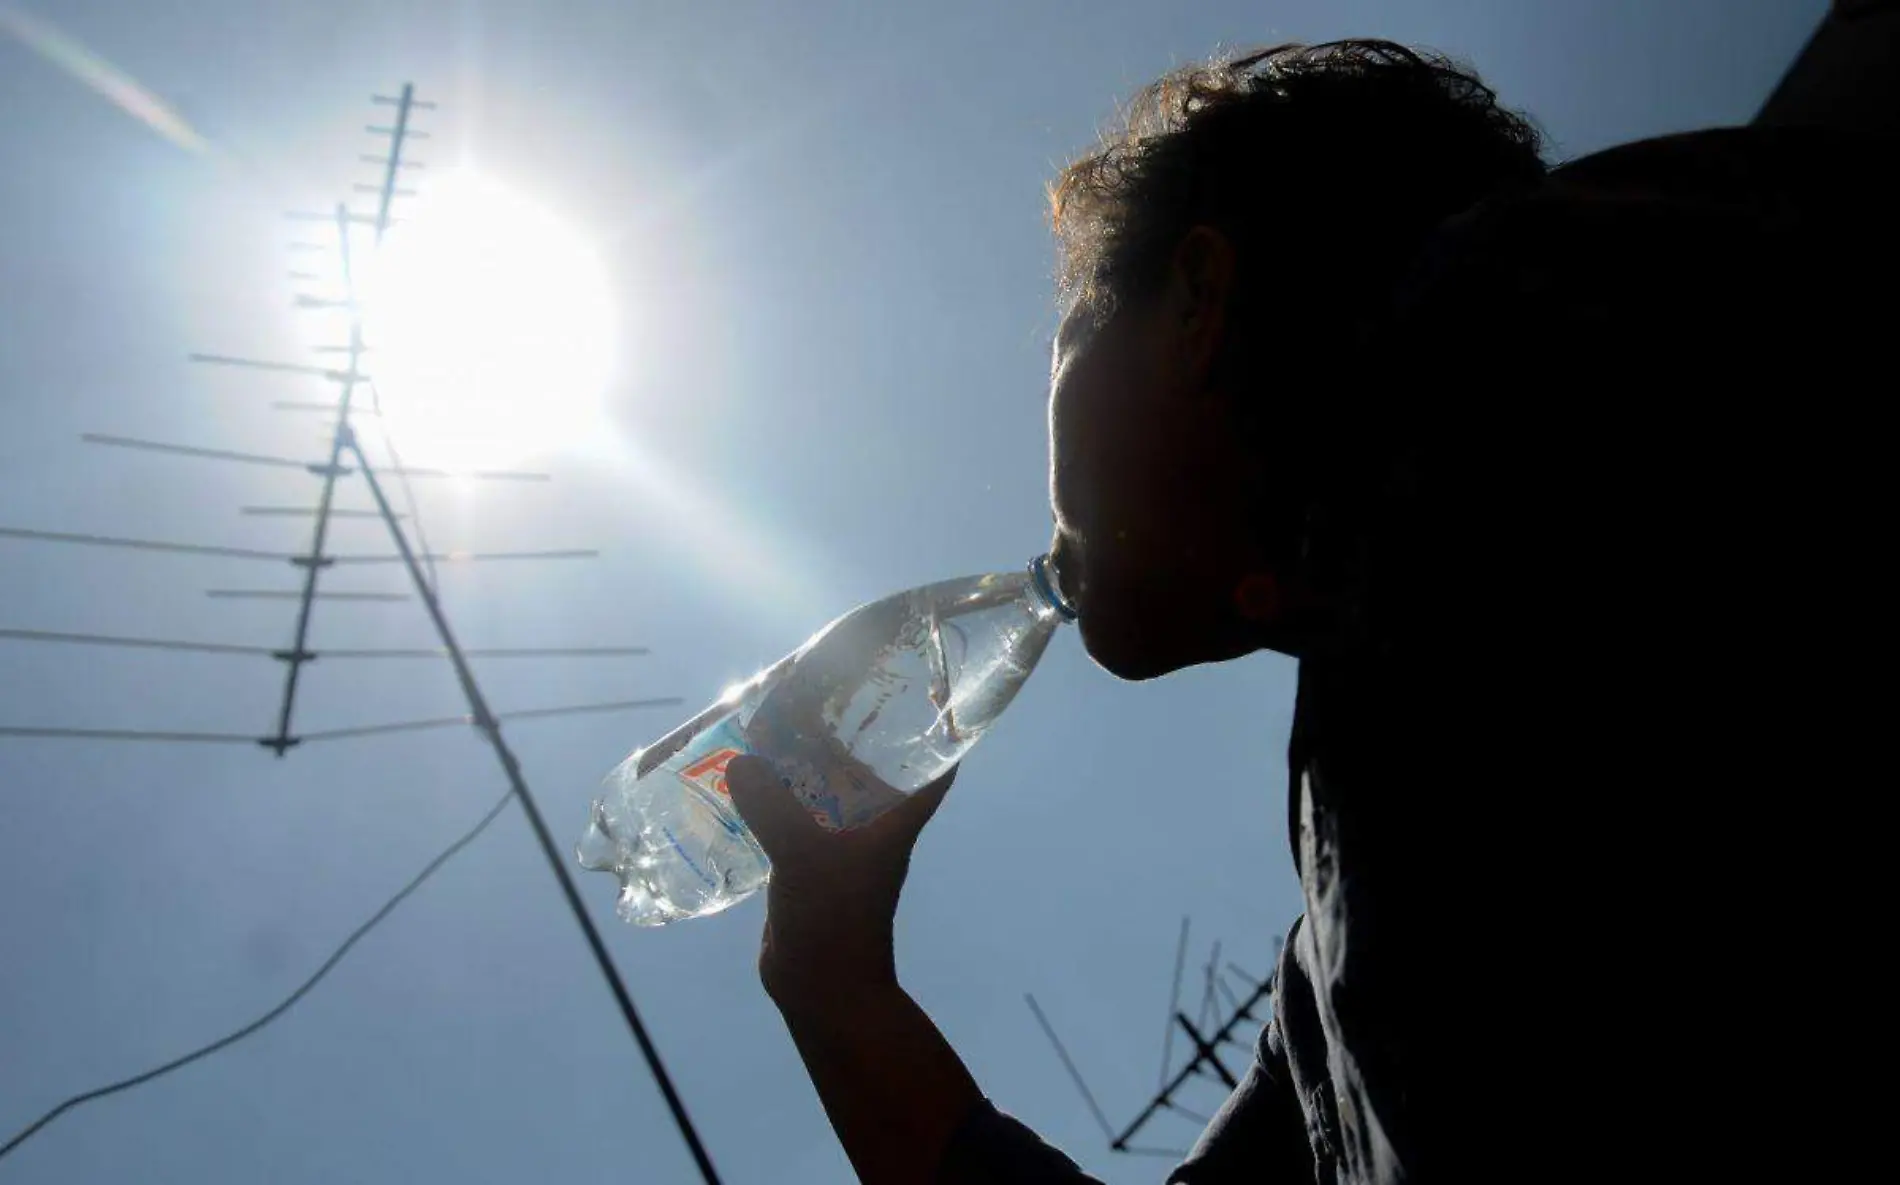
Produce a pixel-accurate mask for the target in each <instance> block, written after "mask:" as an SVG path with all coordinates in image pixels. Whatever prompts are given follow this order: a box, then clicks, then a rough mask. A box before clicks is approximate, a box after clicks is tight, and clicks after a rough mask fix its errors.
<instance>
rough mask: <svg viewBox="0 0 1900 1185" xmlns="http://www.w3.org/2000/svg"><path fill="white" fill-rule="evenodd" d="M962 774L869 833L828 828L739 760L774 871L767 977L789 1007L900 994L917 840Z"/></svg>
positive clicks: (741, 781)
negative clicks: (898, 944)
mask: <svg viewBox="0 0 1900 1185" xmlns="http://www.w3.org/2000/svg"><path fill="white" fill-rule="evenodd" d="M956 772H957V771H956V769H955V767H952V768H951V770H950V772H948V773H946V774H945V775H944V776H943V777H941V778H938V779H937V780H936V781H934V782H932V783H930V784H929V785H928V786H925V787H923V788H922V789H920V790H918V791H917V792H916V793H914V794H911V795H910V796H908V797H907V798H905V799H904V801H902V802H900V803H898V804H897V805H896V806H894V807H892V808H891V809H890V810H888V811H886V812H884V813H883V814H882V815H879V816H878V817H877V818H875V819H873V820H871V822H869V823H867V824H865V825H864V826H862V827H858V828H855V829H853V830H849V831H827V830H825V829H824V828H823V827H821V826H819V825H818V823H817V821H816V820H814V819H813V818H812V817H811V816H810V815H809V814H808V813H806V811H805V808H804V807H803V806H802V805H800V803H799V801H798V799H797V798H796V797H794V796H793V794H792V792H791V791H790V790H789V789H788V788H786V787H785V786H784V785H783V784H781V783H780V781H779V779H778V777H777V775H776V774H774V773H773V772H772V767H771V766H770V765H768V764H767V763H766V762H765V761H763V760H761V759H760V758H757V757H750V756H747V757H736V758H734V759H733V761H732V763H731V764H730V765H729V766H727V767H726V786H727V789H728V790H730V791H731V793H732V804H733V806H734V807H736V808H738V811H739V817H740V818H742V819H744V820H745V824H746V826H747V827H749V828H751V829H752V834H753V836H754V837H755V838H757V839H758V841H759V846H760V847H762V848H764V849H765V854H766V855H767V856H768V857H770V858H771V861H772V880H771V883H770V885H769V886H768V887H767V890H766V907H765V937H764V940H763V942H762V944H761V946H760V950H759V975H760V978H761V979H762V980H763V981H764V983H765V989H766V991H767V993H768V994H770V995H771V996H772V998H773V999H774V1000H776V1001H778V1002H779V1004H780V1006H781V1007H784V1006H787V1005H790V1004H798V1003H802V1002H806V1001H814V1002H815V1001H821V1000H824V999H827V998H841V997H846V996H849V995H851V994H854V993H859V992H863V991H867V990H876V989H881V988H887V987H895V986H896V984H897V963H896V956H895V953H894V950H893V946H892V929H893V926H894V924H895V922H896V918H897V899H898V895H899V894H900V893H901V892H902V891H903V888H904V876H905V874H906V873H908V872H909V871H910V853H911V849H912V848H913V847H915V846H916V843H917V835H918V833H919V832H920V831H922V830H923V826H924V824H925V823H928V822H929V821H930V817H931V816H932V815H934V814H936V812H937V807H938V806H939V805H940V804H941V803H942V802H943V797H944V795H945V794H946V793H948V792H949V790H950V784H951V783H952V782H954V781H955V780H956Z"/></svg>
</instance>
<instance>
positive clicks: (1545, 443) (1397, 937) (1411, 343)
mask: <svg viewBox="0 0 1900 1185" xmlns="http://www.w3.org/2000/svg"><path fill="white" fill-rule="evenodd" d="M1889 156H1890V154H1889V150H1888V147H1887V146H1885V145H1869V144H1863V143H1858V142H1854V141H1851V140H1847V139H1844V138H1840V137H1838V136H1836V135H1833V134H1830V133H1828V132H1824V131H1819V130H1793V129H1785V128H1784V129H1767V128H1758V129H1734V130H1723V131H1713V132H1706V133H1698V134H1696V135H1691V136H1681V137H1671V138H1667V139H1662V140H1655V141H1648V142H1644V143H1640V144H1633V145H1628V146H1624V147H1622V148H1618V149H1614V150H1612V151H1609V152H1605V153H1602V154H1599V155H1597V156H1593V157H1590V158H1587V159H1584V160H1581V161H1578V162H1576V163H1574V164H1571V165H1569V166H1567V167H1565V168H1562V169H1559V170H1557V171H1555V172H1554V173H1553V174H1552V176H1551V177H1550V178H1549V180H1548V183H1547V184H1545V185H1544V186H1542V187H1541V188H1539V189H1537V190H1535V191H1531V192H1527V193H1519V194H1513V195H1507V196H1501V197H1499V198H1498V199H1496V200H1495V201H1492V202H1488V203H1486V204H1485V205H1483V206H1481V207H1479V208H1477V209H1475V210H1473V211H1470V212H1469V213H1467V214H1465V215H1463V216H1461V217H1460V218H1458V219H1455V220H1454V221H1452V222H1451V223H1448V224H1447V225H1446V226H1445V227H1443V228H1442V229H1441V231H1440V232H1439V233H1438V234H1437V235H1436V236H1435V237H1434V239H1433V241H1432V243H1431V244H1430V246H1429V248H1428V249H1427V250H1426V252H1425V253H1424V254H1423V256H1422V257H1421V259H1420V262H1419V264H1418V266H1417V268H1416V270H1415V272H1414V273H1413V274H1412V276H1411V277H1410V278H1409V279H1408V280H1407V282H1406V283H1405V284H1404V285H1403V286H1402V287H1401V289H1400V290H1399V292H1398V294H1397V297H1396V300H1395V304H1394V308H1393V310H1392V315H1391V317H1390V318H1389V320H1384V321H1382V322H1381V323H1380V325H1379V326H1378V327H1377V329H1376V331H1375V332H1374V333H1373V334H1372V336H1371V338H1370V340H1369V341H1368V343H1367V349H1366V351H1365V353H1364V355H1363V356H1362V357H1360V358H1356V359H1354V360H1353V362H1352V365H1353V367H1354V368H1355V369H1354V379H1355V380H1356V383H1355V387H1354V389H1355V391H1360V392H1363V393H1362V394H1355V395H1353V396H1352V399H1353V400H1354V404H1353V406H1352V408H1351V411H1350V414H1351V415H1353V416H1360V417H1363V423H1359V424H1356V425H1355V430H1357V431H1359V432H1360V433H1361V434H1362V436H1363V438H1364V440H1365V441H1366V445H1365V448H1364V450H1363V455H1362V456H1359V457H1356V458H1349V459H1348V460H1347V461H1346V462H1345V463H1344V464H1342V465H1341V480H1340V483H1339V486H1338V489H1337V490H1336V491H1334V492H1333V493H1332V494H1331V495H1329V496H1328V497H1327V498H1323V499H1321V500H1320V501H1319V503H1318V504H1317V509H1316V512H1315V514H1314V515H1313V516H1312V518H1311V521H1310V525H1309V534H1308V538H1307V540H1306V549H1305V555H1306V557H1307V560H1308V561H1309V562H1310V563H1312V564H1313V565H1314V566H1315V568H1316V570H1319V571H1322V572H1323V573H1324V574H1325V576H1326V578H1327V579H1328V580H1330V581H1332V582H1333V587H1334V588H1335V589H1337V590H1338V592H1339V596H1340V603H1341V604H1342V606H1343V607H1344V611H1343V613H1342V616H1341V618H1340V620H1339V622H1338V624H1337V627H1336V628H1335V629H1334V630H1333V631H1332V632H1331V633H1330V634H1329V636H1328V637H1327V638H1326V639H1325V640H1324V641H1323V642H1321V643H1320V644H1319V645H1318V646H1317V647H1316V648H1315V649H1314V650H1313V651H1312V652H1310V653H1308V654H1306V655H1304V656H1303V657H1302V660H1301V664H1300V672H1299V696H1298V703H1297V708H1296V714H1295V724H1294V732H1293V741H1292V745H1291V752H1290V755H1289V768H1288V777H1289V793H1288V800H1289V803H1290V817H1289V820H1288V826H1289V832H1290V835H1291V837H1292V840H1293V846H1294V857H1295V863H1296V865H1297V867H1298V869H1299V874H1300V881H1301V886H1302V889H1303V892H1304V898H1305V904H1306V913H1305V915H1304V917H1303V918H1302V919H1301V921H1300V924H1299V925H1298V926H1297V927H1295V929H1294V931H1293V934H1292V935H1291V936H1290V937H1289V939H1288V941H1287V943H1286V945H1285V948H1284V950H1283V954H1282V958H1281V962H1280V965H1279V968H1278V972H1277V985H1276V992H1275V999H1274V1014H1273V1019H1272V1023H1271V1024H1270V1025H1269V1026H1268V1028H1267V1030H1266V1032H1265V1033H1264V1034H1263V1035H1262V1037H1261V1040H1260V1041H1259V1043H1258V1048H1257V1051H1256V1054H1257V1055H1256V1059H1255V1062H1254V1064H1253V1066H1252V1067H1251V1069H1250V1070H1249V1072H1248V1074H1247V1075H1246V1078H1245V1080H1244V1081H1243V1082H1242V1083H1241V1085H1240V1087H1239V1089H1238V1090H1236V1091H1235V1092H1234V1095H1233V1097H1232V1098H1231V1099H1230V1100H1229V1101H1228V1103H1227V1105H1226V1106H1225V1108H1224V1109H1223V1110H1222V1112H1221V1113H1220V1114H1219V1116H1218V1117H1217V1118H1216V1119H1215V1120H1214V1122H1213V1123H1212V1124H1211V1125H1210V1126H1209V1128H1208V1130H1207V1132H1206V1133H1205V1134H1204V1136H1203V1137H1202V1139H1201V1141H1200V1143H1199V1144H1198V1145H1197V1147H1196V1148H1195V1150H1194V1152H1193V1154H1192V1155H1191V1156H1190V1157H1189V1158H1188V1160H1187V1161H1186V1162H1184V1163H1183V1164H1182V1165H1181V1166H1179V1167H1178V1168H1176V1169H1175V1170H1174V1172H1173V1173H1172V1175H1170V1176H1169V1178H1168V1180H1169V1181H1170V1182H1178V1183H1180V1185H1237V1183H1239V1182H1243V1181H1244V1182H1277V1181H1309V1180H1311V1181H1318V1182H1324V1183H1331V1182H1335V1181H1339V1182H1353V1183H1361V1182H1365V1183H1374V1182H1377V1183H1387V1182H1400V1181H1408V1180H1418V1181H1468V1180H1490V1179H1507V1180H1515V1181H1530V1180H1548V1179H1568V1178H1587V1179H1595V1180H1624V1179H1652V1178H1665V1177H1667V1178H1679V1179H1684V1180H1708V1179H1722V1178H1731V1177H1738V1176H1745V1177H1746V1178H1747V1179H1750V1180H1756V1179H1765V1180H1774V1179H1788V1178H1792V1179H1799V1180H1809V1179H1826V1178H1829V1177H1833V1176H1835V1175H1836V1174H1837V1173H1839V1172H1844V1171H1846V1167H1845V1166H1848V1165H1851V1164H1852V1163H1853V1162H1854V1159H1855V1157H1856V1155H1857V1151H1856V1150H1857V1149H1859V1148H1861V1147H1863V1146H1866V1145H1867V1144H1868V1143H1869V1142H1870V1141H1872V1140H1873V1139H1874V1137H1873V1136H1871V1135H1870V1134H1869V1133H1870V1132H1872V1131H1874V1130H1878V1129H1877V1128H1872V1127H1866V1126H1862V1124H1863V1123H1864V1122H1867V1120H1865V1119H1863V1118H1862V1116H1863V1113H1864V1110H1865V1109H1866V1108H1867V1107H1868V1106H1870V1105H1875V1106H1877V1105H1879V1104H1878V1102H1877V1101H1876V1099H1877V1098H1878V1097H1879V1096H1878V1095H1877V1094H1876V1092H1874V1091H1872V1090H1867V1091H1864V1092H1863V1091H1862V1090H1861V1089H1859V1088H1857V1087H1855V1086H1854V1085H1853V1081H1854V1079H1853V1077H1852V1075H1851V1074H1844V1072H1843V1069H1842V1066H1843V1062H1844V1061H1845V1062H1847V1063H1850V1064H1851V1062H1852V1061H1853V1059H1855V1058H1860V1059H1863V1060H1864V1061H1865V1062H1866V1063H1867V1064H1868V1065H1880V1064H1885V1063H1884V1057H1885V1054H1884V1052H1878V1051H1884V1050H1886V1048H1887V1044H1888V1042H1889V1038H1888V1032H1889V1029H1890V1026H1889V1025H1888V1024H1887V1023H1886V1022H1884V1021H1880V1020H1877V1019H1876V1017H1877V1016H1878V1014H1877V1013H1875V1012H1874V1011H1873V1010H1871V1009H1870V1008H1869V1007H1868V1006H1867V1004H1866V1000H1865V996H1866V992H1867V985H1869V984H1871V983H1872V982H1875V981H1874V979H1873V976H1872V972H1871V970H1870V969H1869V968H1870V965H1871V964H1872V963H1873V962H1875V961H1878V958H1879V956H1881V955H1884V954H1885V952H1884V950H1883V949H1882V947H1883V946H1884V945H1885V938H1884V935H1885V934H1886V933H1887V932H1888V931H1890V929H1891V923H1890V919H1889V918H1888V917H1887V916H1886V915H1885V914H1884V913H1876V912H1875V905H1876V902H1880V901H1883V900H1884V898H1885V897H1887V896H1889V895H1890V892H1891V891H1890V890H1889V889H1887V888H1886V887H1885V885H1884V883H1882V879H1881V878H1880V876H1879V872H1880V869H1881V867H1882V860H1881V858H1880V851H1881V849H1880V847H1879V844H1880V841H1881V840H1882V839H1883V838H1884V836H1885V834H1886V831H1885V829H1884V827H1882V826H1879V825H1877V824H1876V823H1875V819H1877V818H1878V817H1884V814H1885V812H1884V810H1882V809H1880V808H1881V807H1882V806H1883V805H1884V804H1883V803H1882V801H1881V800H1883V799H1884V798H1885V797H1886V796H1887V795H1888V794H1890V793H1891V790H1890V786H1891V784H1890V783H1887V782H1886V781H1885V779H1886V778H1887V777H1891V776H1892V775H1891V774H1890V773H1887V772H1886V770H1887V768H1888V766H1889V765H1890V764H1891V760H1890V758H1889V757H1888V756H1887V754H1886V753H1885V752H1884V751H1883V748H1882V746H1881V745H1880V744H1879V740H1880V738H1882V737H1884V736H1885V735H1888V734H1889V733H1890V732H1891V725H1889V724H1888V712H1887V709H1888V707H1889V705H1890V703H1891V700H1892V696H1891V694H1890V692H1888V691H1887V690H1886V688H1887V685H1888V683H1889V681H1890V680H1891V679H1892V672H1893V671H1894V669H1895V668H1894V664H1893V659H1894V657H1895V656H1894V647H1893V644H1892V629H1891V627H1890V626H1888V625H1887V624H1886V622H1887V619H1888V618H1890V617H1891V615H1892V613H1893V612H1894V607H1895V604H1896V600H1895V597H1894V595H1893V594H1894V587H1893V584H1894V582H1893V578H1892V576H1891V574H1890V572H1889V569H1890V568H1891V567H1892V565H1893V561H1891V560H1890V559H1888V557H1887V554H1886V553H1887V552H1888V551H1889V550H1891V548H1892V542H1893V535H1894V532H1893V529H1892V524H1891V518H1890V516H1889V514H1888V512H1887V506H1888V504H1889V502H1890V500H1891V494H1890V493H1889V490H1888V487H1889V485H1890V480H1889V479H1888V477H1887V471H1888V469H1889V468H1890V462H1888V460H1887V458H1888V456H1889V455H1890V454H1891V452H1892V451H1893V447H1892V445H1891V443H1890V436H1891V433H1892V429H1891V427H1881V425H1883V424H1886V423H1887V422H1888V419H1889V415H1890V413H1889V412H1888V411H1887V408H1886V404H1887V403H1889V402H1890V401H1891V400H1892V398H1893V393H1894V392H1895V390H1896V389H1897V388H1900V383H1896V380H1895V377H1894V375H1893V373H1892V372H1893V369H1894V366H1893V362H1892V357H1891V355H1892V343H1895V342H1896V341H1900V333H1896V330H1897V329H1900V325H1897V324H1896V320H1897V318H1896V302H1895V301H1894V299H1893V296H1892V291H1893V288H1894V285H1895V283H1896V278H1897V277H1900V270H1897V269H1896V268H1895V265H1896V264H1897V263H1900V251H1897V250H1896V243H1895V219H1896V211H1900V205H1896V204H1895V198H1896V186H1895V184H1894V179H1893V177H1892V176H1891V175H1890V174H1891V170H1892V164H1891V162H1890V159H1889ZM1863 1072H1866V1073H1871V1072H1872V1071H1871V1069H1869V1070H1865V1071H1863ZM943 1180H944V1182H945V1183H946V1185H951V1183H963V1182H986V1183H996V1185H1012V1183H1021V1185H1031V1183H1034V1185H1057V1183H1064V1185H1066V1183H1077V1182H1083V1181H1086V1180H1088V1178H1086V1177H1085V1176H1084V1175H1083V1174H1082V1173H1081V1172H1080V1170H1078V1169H1077V1168H1076V1167H1075V1166H1074V1165H1073V1164H1072V1163H1071V1162H1070V1161H1069V1160H1068V1159H1067V1158H1066V1157H1064V1156H1063V1155H1062V1154H1061V1153H1059V1152H1056V1151H1055V1150H1053V1149H1050V1148H1048V1147H1047V1146H1046V1145H1044V1144H1043V1143H1042V1142H1041V1141H1040V1140H1039V1139H1037V1138H1036V1137H1035V1136H1034V1135H1033V1133H1031V1132H1029V1131H1028V1129H1026V1128H1024V1127H1023V1126H1022V1125H1020V1124H1018V1123H1017V1122H1015V1121H1014V1120H1012V1119H1009V1118H1008V1117H1006V1116H1004V1115H1002V1114H1001V1113H1000V1112H998V1111H996V1110H995V1109H994V1108H992V1107H990V1106H988V1105H987V1104H985V1105H984V1106H983V1107H982V1108H980V1109H979V1110H978V1111H977V1113H975V1114H973V1115H972V1116H970V1118H969V1119H968V1121H967V1122H966V1124H965V1125H964V1127H963V1128H962V1130H961V1132H960V1134H959V1136H958V1137H957V1139H956V1140H955V1142H954V1143H953V1146H952V1148H951V1149H950V1152H949V1155H948V1157H947V1160H946V1163H945V1166H944V1174H943Z"/></svg>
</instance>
